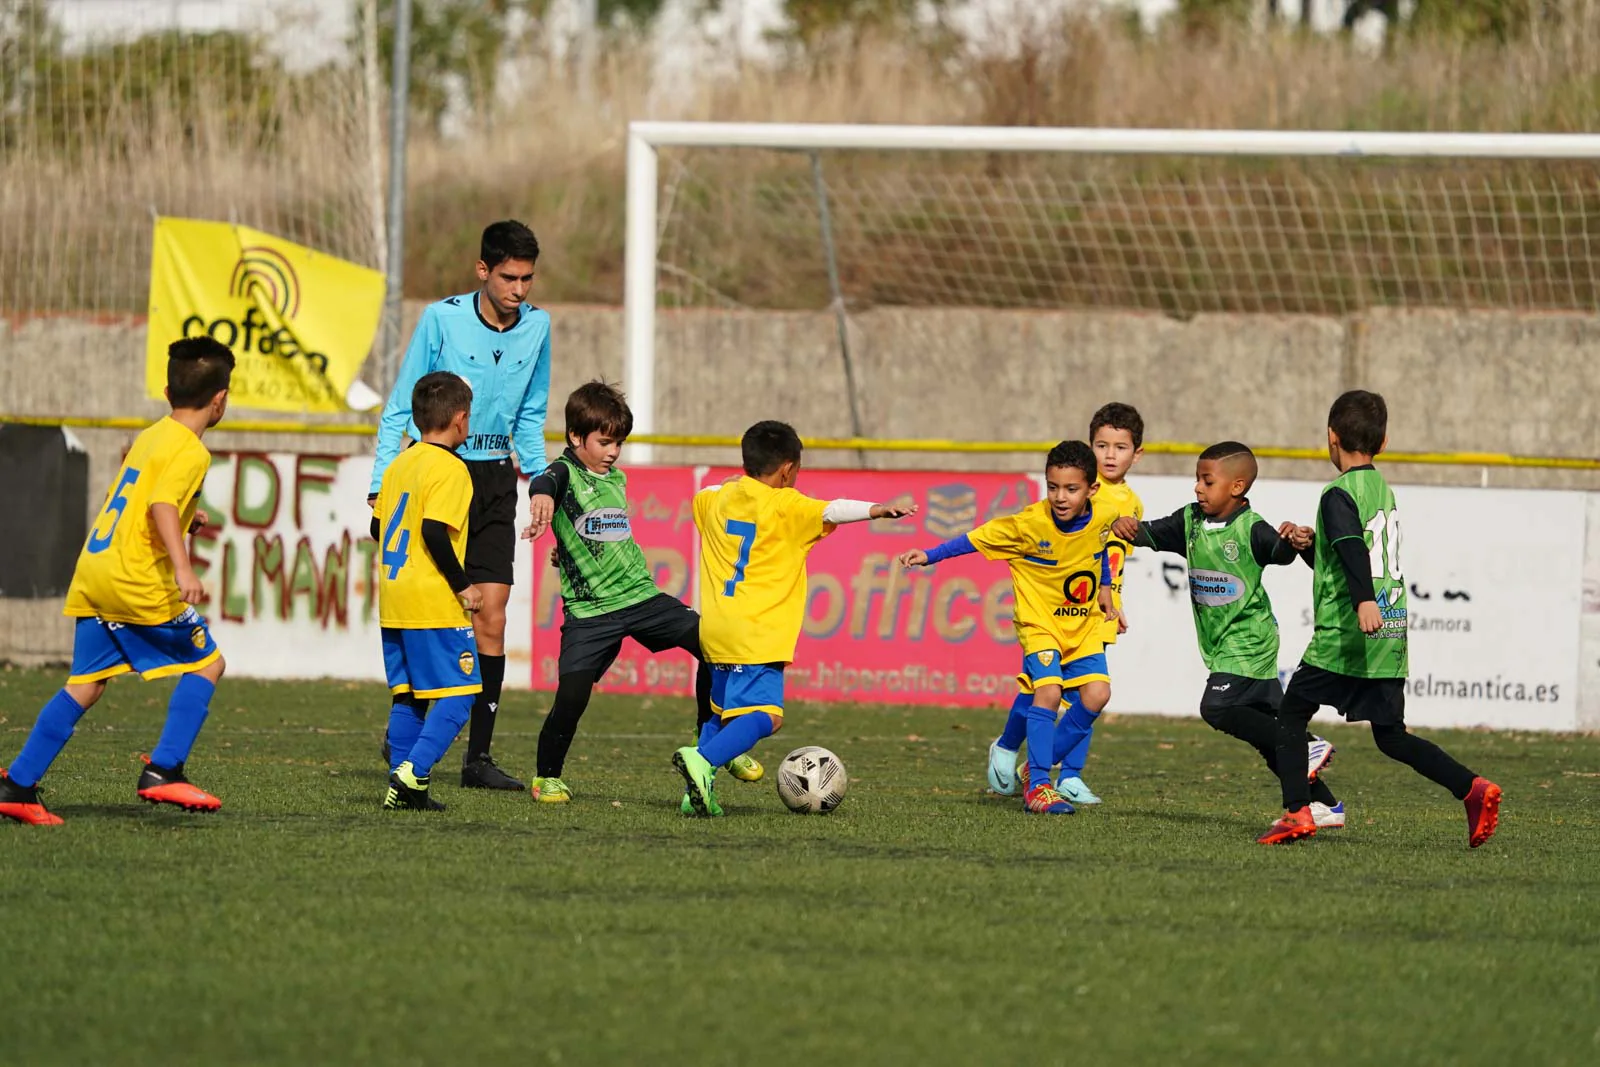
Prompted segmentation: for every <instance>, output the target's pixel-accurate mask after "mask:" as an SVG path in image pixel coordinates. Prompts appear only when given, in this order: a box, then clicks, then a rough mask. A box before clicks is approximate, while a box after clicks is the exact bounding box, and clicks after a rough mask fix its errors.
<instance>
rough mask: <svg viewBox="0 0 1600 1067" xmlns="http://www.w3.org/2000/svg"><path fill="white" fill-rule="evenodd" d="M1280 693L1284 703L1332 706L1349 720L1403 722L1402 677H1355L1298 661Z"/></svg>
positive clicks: (1386, 722)
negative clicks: (1286, 684)
mask: <svg viewBox="0 0 1600 1067" xmlns="http://www.w3.org/2000/svg"><path fill="white" fill-rule="evenodd" d="M1283 696H1284V701H1285V702H1291V701H1300V702H1304V703H1306V704H1314V705H1316V706H1318V707H1329V708H1332V709H1333V710H1334V711H1337V712H1338V713H1339V714H1340V715H1343V716H1344V717H1345V718H1346V719H1348V720H1350V721H1351V722H1370V723H1376V724H1377V725H1379V726H1394V725H1404V724H1405V721H1406V680H1405V679H1404V678H1356V677H1353V676H1352V675H1348V674H1335V673H1334V672H1333V671H1325V670H1323V669H1322V668H1321V667H1313V666H1311V665H1310V664H1309V663H1302V664H1300V669H1299V670H1297V671H1295V672H1294V676H1293V677H1292V678H1290V679H1289V689H1288V692H1286V693H1284V695H1283Z"/></svg>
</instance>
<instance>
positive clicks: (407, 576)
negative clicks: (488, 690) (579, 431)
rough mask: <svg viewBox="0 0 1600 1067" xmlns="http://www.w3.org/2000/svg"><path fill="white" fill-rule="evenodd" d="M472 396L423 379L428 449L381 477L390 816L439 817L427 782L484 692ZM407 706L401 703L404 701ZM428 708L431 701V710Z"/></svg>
mask: <svg viewBox="0 0 1600 1067" xmlns="http://www.w3.org/2000/svg"><path fill="white" fill-rule="evenodd" d="M471 410H472V387H471V386H469V385H468V384H467V383H466V381H465V380H464V379H463V378H460V377H458V376H457V375H454V374H451V373H450V372H449V371H434V372H433V373H431V374H424V375H423V376H422V377H421V378H419V379H417V384H416V386H415V387H414V388H413V389H412V390H411V417H412V420H413V421H414V422H415V423H416V426H417V430H418V431H419V432H420V433H421V434H422V440H421V441H420V442H418V443H417V444H415V445H413V446H412V447H410V448H408V449H406V450H405V451H404V452H402V453H400V455H399V456H398V457H396V458H395V460H394V462H393V463H391V464H389V468H388V469H387V470H386V471H384V473H383V481H382V483H381V484H380V486H379V489H378V499H377V501H376V502H375V503H374V505H373V515H372V536H373V538H374V539H375V540H376V541H377V542H378V622H379V624H380V625H381V626H382V627H383V668H384V672H385V673H386V674H387V675H388V678H389V692H390V693H392V694H393V695H394V696H395V697H396V698H397V699H396V700H395V703H394V705H393V707H391V708H390V709H389V734H388V738H389V753H390V756H389V758H390V761H391V767H390V770H389V792H388V793H387V794H385V796H384V798H383V806H384V807H385V808H387V809H390V810H395V809H408V810H411V811H443V810H444V805H443V804H440V803H439V802H438V801H436V800H434V799H433V798H432V797H431V796H429V795H428V784H429V775H430V774H431V773H432V771H433V765H434V764H436V763H438V762H439V760H440V758H442V757H443V756H444V754H445V750H446V749H448V748H449V747H450V744H451V742H453V741H455V739H456V735H457V734H459V733H460V732H461V728H462V727H463V726H465V725H466V722H467V719H468V718H469V717H470V716H471V714H472V703H473V698H474V697H475V696H477V694H479V693H481V692H482V691H483V677H482V675H481V674H479V665H478V644H477V641H476V640H475V639H474V638H473V636H472V613H473V612H475V611H477V610H478V609H479V608H480V607H482V606H483V593H482V591H481V590H480V589H479V588H478V587H477V586H475V585H473V584H472V583H471V582H469V581H468V580H467V572H466V571H465V570H464V569H463V567H462V565H461V561H462V559H463V557H464V556H465V553H466V548H467V513H468V510H469V509H470V508H471V506H472V476H471V475H470V474H469V473H468V471H467V465H466V463H464V462H463V461H462V459H461V457H460V456H458V455H457V454H456V449H457V448H459V447H460V446H461V443H462V442H463V441H465V440H466V439H467V420H468V415H469V413H470V412H471ZM401 697H405V698H407V699H405V700H400V699H398V698H401ZM422 701H435V702H436V703H434V705H433V708H432V710H431V711H427V712H424V711H423V710H420V709H422V708H425V707H426V705H425V704H422V703H420V702H422Z"/></svg>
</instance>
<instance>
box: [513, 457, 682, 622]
mask: <svg viewBox="0 0 1600 1067" xmlns="http://www.w3.org/2000/svg"><path fill="white" fill-rule="evenodd" d="M529 493H530V495H539V494H543V495H545V496H549V497H551V498H553V499H554V500H555V502H556V508H555V515H554V517H553V518H552V519H551V521H550V527H551V529H552V530H554V531H555V535H556V567H557V569H558V570H560V572H561V598H562V601H563V602H564V607H565V608H566V612H567V614H568V615H570V616H572V617H573V618H575V619H588V618H593V617H594V616H596V615H606V614H609V613H611V612H613V611H620V610H622V609H623V608H627V607H632V606H633V605H635V604H639V603H642V602H644V601H646V600H649V599H650V598H651V597H653V596H655V595H656V594H657V593H659V592H660V590H659V589H657V588H656V583H655V579H654V578H653V577H652V576H651V574H650V565H649V564H648V563H647V562H646V561H645V558H644V551H643V550H642V549H641V548H640V547H639V543H638V542H637V541H635V540H634V539H633V526H632V523H631V522H630V521H629V518H628V476H627V475H626V474H624V473H623V472H622V469H621V468H619V467H613V468H612V469H611V470H610V471H609V472H608V473H606V474H595V473H594V472H593V471H591V470H589V469H588V468H587V467H585V466H584V465H583V464H582V462H580V461H579V460H578V457H577V456H575V455H573V453H572V449H570V448H569V449H567V450H566V451H565V452H563V453H562V454H561V455H560V456H558V457H557V458H556V460H555V461H554V462H553V463H551V464H550V466H548V467H547V468H545V471H544V473H543V474H541V475H539V476H538V477H537V478H535V479H534V480H533V484H532V485H531V486H530V487H529Z"/></svg>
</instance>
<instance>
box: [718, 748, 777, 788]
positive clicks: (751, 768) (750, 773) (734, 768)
mask: <svg viewBox="0 0 1600 1067" xmlns="http://www.w3.org/2000/svg"><path fill="white" fill-rule="evenodd" d="M723 770H725V771H727V772H728V773H729V774H731V775H733V776H734V777H735V778H737V779H739V781H741V782H759V781H761V779H762V778H763V777H765V775H766V773H767V769H766V768H765V767H763V766H761V762H760V761H759V760H757V759H756V758H755V757H754V756H751V755H749V754H748V753H747V754H745V755H743V756H735V757H733V759H731V760H729V761H728V762H727V764H726V765H725V766H724V767H723Z"/></svg>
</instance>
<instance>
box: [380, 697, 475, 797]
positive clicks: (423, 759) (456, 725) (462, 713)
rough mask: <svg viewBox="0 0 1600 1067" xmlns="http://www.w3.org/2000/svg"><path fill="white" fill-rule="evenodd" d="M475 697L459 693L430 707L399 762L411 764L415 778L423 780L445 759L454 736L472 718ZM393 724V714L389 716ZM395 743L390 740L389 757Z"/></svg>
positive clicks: (394, 750)
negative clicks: (418, 730) (409, 746)
mask: <svg viewBox="0 0 1600 1067" xmlns="http://www.w3.org/2000/svg"><path fill="white" fill-rule="evenodd" d="M473 700H474V694H472V693H459V694H457V695H456V696H453V697H444V698H442V699H440V700H436V701H434V702H433V707H432V708H431V709H430V710H429V711H428V717H427V718H426V719H425V720H423V723H422V730H421V732H419V733H418V734H417V739H416V741H415V742H414V743H413V744H412V746H411V752H410V754H409V755H407V756H406V757H405V758H404V759H403V760H402V761H401V762H409V763H410V764H411V768H412V773H414V774H415V775H416V776H417V777H418V778H426V777H428V776H429V775H430V774H432V773H433V765H434V764H436V763H438V762H439V760H441V759H442V758H444V754H445V751H446V750H447V749H449V747H450V745H451V744H452V743H453V742H454V741H455V739H456V735H457V734H459V733H460V732H461V728H462V727H463V726H465V725H466V724H467V720H468V719H469V718H471V717H472V702H473ZM390 721H391V722H393V713H392V712H391V713H390ZM397 744H398V742H397V741H396V740H395V739H394V738H393V737H391V738H390V739H389V747H390V749H391V757H392V755H393V754H395V753H398V751H399V750H398V748H396V745H397Z"/></svg>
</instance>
